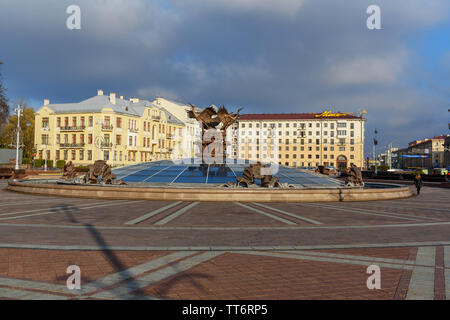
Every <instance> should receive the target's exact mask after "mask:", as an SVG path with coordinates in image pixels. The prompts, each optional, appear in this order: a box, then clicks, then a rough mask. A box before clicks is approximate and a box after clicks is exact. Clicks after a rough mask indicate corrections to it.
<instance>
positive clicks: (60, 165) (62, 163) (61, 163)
mask: <svg viewBox="0 0 450 320" xmlns="http://www.w3.org/2000/svg"><path fill="white" fill-rule="evenodd" d="M65 165H66V160H58V161H56V167H57V168H58V169H62V168H64V166H65Z"/></svg>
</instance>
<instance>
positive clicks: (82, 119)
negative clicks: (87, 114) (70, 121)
mask: <svg viewBox="0 0 450 320" xmlns="http://www.w3.org/2000/svg"><path fill="white" fill-rule="evenodd" d="M80 121H81V127H82V128H83V129H84V127H85V126H86V123H85V120H84V117H81V119H80Z"/></svg>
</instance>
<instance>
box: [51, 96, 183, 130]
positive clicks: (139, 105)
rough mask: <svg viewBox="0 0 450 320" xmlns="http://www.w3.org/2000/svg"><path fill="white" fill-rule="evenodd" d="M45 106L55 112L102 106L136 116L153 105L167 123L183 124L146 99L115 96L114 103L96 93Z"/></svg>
mask: <svg viewBox="0 0 450 320" xmlns="http://www.w3.org/2000/svg"><path fill="white" fill-rule="evenodd" d="M47 107H48V108H50V109H51V110H53V111H54V112H55V113H81V112H101V110H102V109H103V108H111V109H112V110H113V111H114V112H116V113H121V114H125V115H130V116H138V117H141V116H142V115H143V114H144V111H145V109H146V108H147V107H153V108H157V109H159V110H161V111H163V112H164V113H165V114H166V119H167V122H168V123H173V124H180V125H183V124H184V123H183V122H182V121H180V120H179V119H178V118H177V117H175V116H174V115H173V114H171V113H170V112H169V111H167V110H166V109H165V108H163V107H159V106H157V105H155V104H154V103H152V102H150V101H148V100H139V101H138V102H132V101H130V100H125V99H120V98H116V103H115V104H112V103H111V101H110V100H109V96H105V95H98V96H94V97H91V98H88V99H86V100H83V101H81V102H77V103H60V104H49V105H47Z"/></svg>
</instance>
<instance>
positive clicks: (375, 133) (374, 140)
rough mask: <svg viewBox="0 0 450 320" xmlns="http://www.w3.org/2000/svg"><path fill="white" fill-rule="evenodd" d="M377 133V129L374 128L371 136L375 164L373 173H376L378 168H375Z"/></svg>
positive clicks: (375, 162)
mask: <svg viewBox="0 0 450 320" xmlns="http://www.w3.org/2000/svg"><path fill="white" fill-rule="evenodd" d="M377 134H378V131H377V129H376V128H375V131H374V137H373V161H374V166H375V170H374V171H375V175H377V173H378V170H377V159H376V156H377V144H378V140H377Z"/></svg>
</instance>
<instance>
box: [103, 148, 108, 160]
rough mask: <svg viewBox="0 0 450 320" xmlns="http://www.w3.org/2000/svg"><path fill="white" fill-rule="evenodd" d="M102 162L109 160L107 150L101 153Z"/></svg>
mask: <svg viewBox="0 0 450 320" xmlns="http://www.w3.org/2000/svg"><path fill="white" fill-rule="evenodd" d="M103 160H105V161H108V160H109V150H105V151H103Z"/></svg>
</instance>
